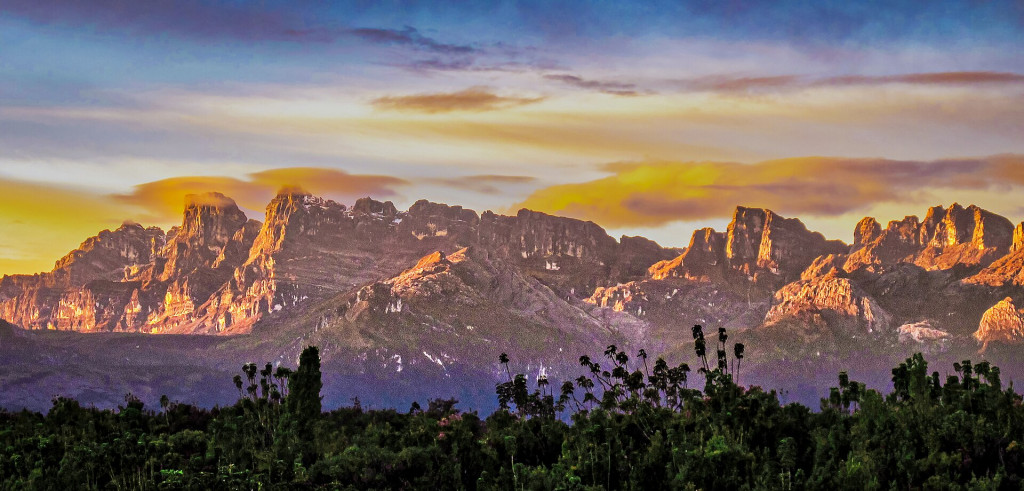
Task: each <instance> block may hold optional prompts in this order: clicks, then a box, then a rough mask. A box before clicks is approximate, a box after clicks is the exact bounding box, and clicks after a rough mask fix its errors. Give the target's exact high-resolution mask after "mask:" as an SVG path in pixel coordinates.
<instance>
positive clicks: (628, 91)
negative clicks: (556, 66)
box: [544, 74, 639, 96]
mask: <svg viewBox="0 0 1024 491" xmlns="http://www.w3.org/2000/svg"><path fill="white" fill-rule="evenodd" d="M544 78H546V79H548V80H554V81H556V82H562V83H564V84H566V85H571V86H573V87H576V88H580V89H587V90H594V91H598V92H603V93H605V94H612V95H627V96H628V95H637V94H638V93H639V92H638V91H637V88H636V84H631V83H623V82H609V81H602V80H588V79H585V78H582V77H579V76H577V75H570V74H560V75H558V74H548V75H544Z"/></svg>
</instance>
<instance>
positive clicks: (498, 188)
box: [427, 174, 538, 194]
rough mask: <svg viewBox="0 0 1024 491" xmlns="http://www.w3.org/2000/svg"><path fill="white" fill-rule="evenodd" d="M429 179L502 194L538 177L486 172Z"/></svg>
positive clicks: (448, 184) (448, 185)
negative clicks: (510, 188)
mask: <svg viewBox="0 0 1024 491" xmlns="http://www.w3.org/2000/svg"><path fill="white" fill-rule="evenodd" d="M427 181H428V182H431V183H434V184H439V185H442V186H447V187H450V188H455V189H462V190H465V191H473V192H476V193H481V194H502V193H504V192H506V191H507V190H508V188H509V187H512V186H522V185H527V184H534V183H536V182H537V181H538V179H537V178H536V177H530V176H501V175H492V174H484V175H475V176H463V177H452V178H433V179H427Z"/></svg>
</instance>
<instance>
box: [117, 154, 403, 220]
mask: <svg viewBox="0 0 1024 491" xmlns="http://www.w3.org/2000/svg"><path fill="white" fill-rule="evenodd" d="M408 184H409V182H408V181H406V180H404V179H399V178H397V177H391V176H380V175H366V174H349V173H347V172H344V171H340V170H336V169H324V168H314V167H287V168H281V169H271V170H266V171H262V172H256V173H253V174H249V175H248V176H246V178H245V179H238V178H234V177H224V176H184V177H172V178H168V179H161V180H159V181H153V182H147V183H144V184H139V185H137V186H135V188H134V189H133V190H132V192H131V193H127V194H116V195H113V196H112V197H113V198H114V199H115V200H116V201H118V202H121V203H125V204H130V205H135V206H139V207H141V208H143V209H144V210H146V212H147V213H148V214H149V215H148V217H147V218H149V219H150V220H151V221H158V222H165V221H168V220H175V219H178V218H180V217H181V212H182V207H183V204H184V197H185V195H187V194H201V193H206V192H211V191H215V192H219V193H223V194H225V195H227V196H229V197H231V198H232V199H234V200H235V202H237V203H238V206H239V207H241V208H243V209H246V210H249V211H250V212H253V211H254V212H256V213H259V212H261V211H262V210H263V209H264V208H265V207H266V205H267V202H268V201H270V199H271V198H273V197H274V195H275V194H276V193H277V191H278V190H279V189H281V188H283V187H299V188H302V189H304V190H306V191H308V192H310V193H312V194H316V195H318V196H326V197H330V198H335V199H341V200H351V199H354V198H357V197H361V196H376V197H390V196H394V195H396V194H397V192H396V191H395V188H397V187H401V186H405V185H408ZM254 218H262V217H260V216H256V217H254Z"/></svg>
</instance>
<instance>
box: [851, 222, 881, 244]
mask: <svg viewBox="0 0 1024 491" xmlns="http://www.w3.org/2000/svg"><path fill="white" fill-rule="evenodd" d="M879 235H882V225H881V224H880V223H878V220H875V218H874V217H864V218H862V219H861V221H859V222H857V228H855V229H854V230H853V246H854V247H863V246H865V245H867V244H869V243H871V241H873V240H875V238H877V237H878V236H879Z"/></svg>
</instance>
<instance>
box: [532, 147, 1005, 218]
mask: <svg viewBox="0 0 1024 491" xmlns="http://www.w3.org/2000/svg"><path fill="white" fill-rule="evenodd" d="M1021 165H1024V156H1017V155H1007V156H998V157H992V158H986V159H960V160H941V161H933V162H917V161H898V160H886V159H842V158H826V157H808V158H794V159H782V160H771V161H765V162H760V163H756V164H740V163H733V162H682V163H680V162H645V163H618V164H611V165H608V166H606V169H607V170H608V171H610V172H611V173H612V175H610V176H608V177H605V178H601V179H597V180H593V181H589V182H583V183H578V184H565V185H558V186H551V187H547V188H544V189H541V190H538V191H536V192H534V193H533V194H532V195H530V196H529V197H528V198H527V199H526V200H525V201H523V202H522V203H519V205H518V206H519V207H524V208H529V209H533V210H538V211H544V212H547V213H553V214H560V215H568V216H572V217H576V218H581V219H586V220H592V221H595V222H597V223H600V224H601V225H604V226H607V227H612V228H616V227H631V226H661V225H665V224H668V223H671V222H677V221H696V220H705V219H709V218H721V217H725V216H728V214H729V213H730V212H731V211H732V209H733V208H734V207H735V206H736V205H745V206H756V207H765V208H771V209H773V210H775V211H778V212H780V213H783V214H792V215H804V214H806V215H812V216H840V215H843V214H845V213H849V212H852V211H856V210H862V209H866V208H868V207H870V206H872V205H876V204H878V203H887V202H888V203H892V202H906V201H909V200H915V201H919V200H921V199H928V198H929V197H930V191H931V190H932V189H934V188H942V189H944V190H953V191H954V192H955V191H964V192H966V191H977V190H995V189H1005V188H1006V187H1008V186H1009V187H1021V186H1024V173H1022V172H1021V171H1020V170H1019V169H1020V168H1021ZM934 200H935V201H936V202H946V201H948V198H947V196H941V197H934Z"/></svg>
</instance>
